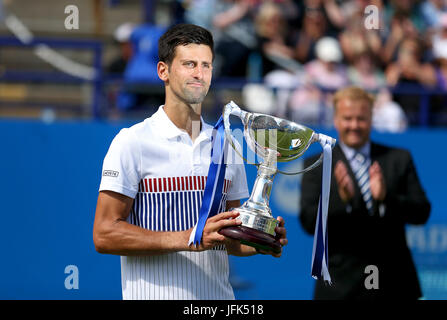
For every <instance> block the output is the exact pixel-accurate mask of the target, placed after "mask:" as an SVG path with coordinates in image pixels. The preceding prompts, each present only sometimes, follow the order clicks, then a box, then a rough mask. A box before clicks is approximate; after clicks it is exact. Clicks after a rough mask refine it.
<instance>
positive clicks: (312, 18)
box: [296, 1, 329, 63]
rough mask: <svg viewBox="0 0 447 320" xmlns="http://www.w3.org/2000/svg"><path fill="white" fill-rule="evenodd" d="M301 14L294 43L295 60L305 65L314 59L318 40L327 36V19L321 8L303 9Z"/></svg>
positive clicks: (310, 7) (309, 7)
mask: <svg viewBox="0 0 447 320" xmlns="http://www.w3.org/2000/svg"><path fill="white" fill-rule="evenodd" d="M308 2H309V1H306V3H308ZM303 14H304V16H303V19H302V26H301V28H300V31H299V32H298V37H297V43H296V59H297V60H298V61H299V62H301V63H306V62H309V61H311V60H314V59H315V58H316V56H315V44H316V43H317V41H318V40H319V39H320V38H322V37H323V36H325V35H328V34H329V31H328V21H327V18H326V16H325V14H324V11H323V9H322V8H321V7H316V6H308V7H305V8H304V12H303Z"/></svg>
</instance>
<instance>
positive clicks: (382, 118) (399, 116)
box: [372, 88, 408, 132]
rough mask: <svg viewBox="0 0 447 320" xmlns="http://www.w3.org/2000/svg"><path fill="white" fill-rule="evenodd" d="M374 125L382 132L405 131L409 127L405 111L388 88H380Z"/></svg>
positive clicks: (373, 119)
mask: <svg viewBox="0 0 447 320" xmlns="http://www.w3.org/2000/svg"><path fill="white" fill-rule="evenodd" d="M372 127H373V128H374V129H375V130H377V131H380V132H403V131H405V130H406V129H407V127H408V120H407V116H406V115H405V112H404V111H403V109H402V107H401V106H400V105H399V104H397V103H396V102H395V101H393V99H392V95H391V93H390V92H389V90H388V89H387V88H382V89H380V91H379V92H378V94H377V96H376V99H375V101H374V105H373V117H372Z"/></svg>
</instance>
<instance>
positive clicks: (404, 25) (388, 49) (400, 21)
mask: <svg viewBox="0 0 447 320" xmlns="http://www.w3.org/2000/svg"><path fill="white" fill-rule="evenodd" d="M390 26H391V29H390V32H389V34H388V36H387V38H386V40H385V44H384V46H383V52H382V56H381V57H382V61H383V63H384V65H385V66H386V65H387V64H389V63H390V62H391V61H393V60H395V57H396V55H397V50H398V48H399V45H400V44H401V42H402V41H403V40H404V39H407V38H417V37H418V36H419V32H418V30H417V28H416V27H415V25H414V24H413V22H412V21H411V19H410V18H409V17H408V15H406V14H403V13H396V14H395V15H394V16H393V17H392V19H391V22H390Z"/></svg>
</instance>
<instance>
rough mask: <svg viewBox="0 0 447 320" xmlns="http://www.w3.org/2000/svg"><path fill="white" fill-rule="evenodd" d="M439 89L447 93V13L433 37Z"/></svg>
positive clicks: (441, 19)
mask: <svg viewBox="0 0 447 320" xmlns="http://www.w3.org/2000/svg"><path fill="white" fill-rule="evenodd" d="M433 56H434V59H435V66H436V67H435V69H436V80H437V87H438V88H439V89H441V90H445V91H447V13H445V14H444V15H442V16H441V18H440V26H439V28H438V31H437V32H436V34H435V35H434V36H433Z"/></svg>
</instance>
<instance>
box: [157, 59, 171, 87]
mask: <svg viewBox="0 0 447 320" xmlns="http://www.w3.org/2000/svg"><path fill="white" fill-rule="evenodd" d="M157 74H158V77H159V78H160V79H161V80H162V81H165V82H166V81H168V80H169V66H168V65H167V64H166V63H165V62H163V61H159V62H158V63H157Z"/></svg>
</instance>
